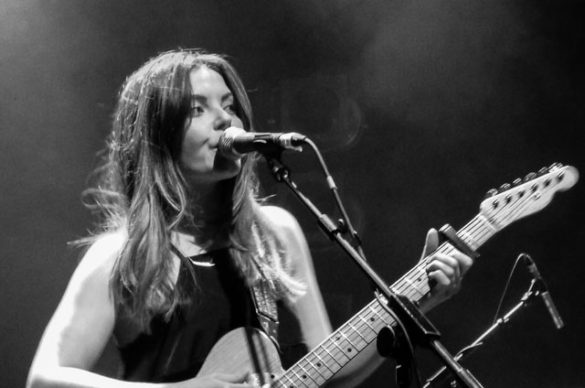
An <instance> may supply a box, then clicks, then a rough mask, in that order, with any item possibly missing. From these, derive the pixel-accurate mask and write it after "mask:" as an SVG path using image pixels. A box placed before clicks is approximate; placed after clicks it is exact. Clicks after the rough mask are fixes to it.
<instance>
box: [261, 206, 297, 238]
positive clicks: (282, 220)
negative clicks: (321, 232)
mask: <svg viewBox="0 0 585 388" xmlns="http://www.w3.org/2000/svg"><path fill="white" fill-rule="evenodd" d="M261 209H262V213H263V214H264V216H265V217H266V218H267V219H268V221H269V222H270V223H271V224H273V225H274V226H275V227H276V228H278V229H280V230H282V231H283V232H285V233H291V234H298V233H302V231H301V227H300V225H299V223H298V221H297V219H296V218H295V217H294V216H293V215H292V214H291V213H290V212H289V211H288V210H286V209H283V208H281V207H279V206H272V205H271V206H262V208H261Z"/></svg>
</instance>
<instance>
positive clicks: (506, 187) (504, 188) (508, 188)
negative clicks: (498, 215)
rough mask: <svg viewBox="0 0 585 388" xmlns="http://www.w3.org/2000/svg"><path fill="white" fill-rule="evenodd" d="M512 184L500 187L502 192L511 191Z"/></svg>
mask: <svg viewBox="0 0 585 388" xmlns="http://www.w3.org/2000/svg"><path fill="white" fill-rule="evenodd" d="M510 187H512V186H510V184H509V183H504V184H503V185H501V186H500V191H506V190H510Z"/></svg>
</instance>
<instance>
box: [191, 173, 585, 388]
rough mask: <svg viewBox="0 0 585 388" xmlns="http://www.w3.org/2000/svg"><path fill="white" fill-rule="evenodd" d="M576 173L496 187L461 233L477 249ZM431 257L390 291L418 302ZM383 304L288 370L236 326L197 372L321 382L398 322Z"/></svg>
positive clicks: (267, 344)
mask: <svg viewBox="0 0 585 388" xmlns="http://www.w3.org/2000/svg"><path fill="white" fill-rule="evenodd" d="M578 178H579V174H578V171H577V169H575V168H574V167H571V166H562V165H560V164H554V165H552V166H551V167H549V168H544V169H541V170H540V171H539V172H538V173H530V174H528V175H527V176H526V177H525V178H524V179H523V180H520V179H517V180H515V181H514V182H513V184H512V185H510V184H504V185H502V186H501V187H500V189H499V190H495V189H492V190H490V191H488V197H487V198H486V199H485V200H484V201H483V202H482V203H481V206H480V212H479V214H478V215H476V216H475V217H474V218H473V219H472V220H471V221H470V222H469V223H468V224H467V225H465V226H464V227H463V228H461V229H460V230H459V231H458V232H457V236H458V237H459V238H460V239H461V240H463V241H464V242H465V243H466V244H467V245H468V246H469V247H471V248H472V249H473V250H477V249H478V248H479V247H480V246H481V245H483V244H484V243H485V242H486V241H487V240H488V239H489V238H490V237H492V236H493V235H494V234H496V233H497V232H498V231H500V230H501V229H503V228H504V227H506V226H508V225H509V224H511V223H512V222H514V221H516V220H518V219H520V218H523V217H525V216H528V215H530V214H533V213H536V212H538V211H540V210H541V209H543V208H544V207H546V206H547V205H548V204H549V203H550V201H551V200H552V197H553V196H554V194H555V193H556V192H558V191H564V190H567V189H569V188H571V187H572V186H573V185H574V184H575V183H576V182H577V180H578ZM454 249H455V248H454V247H453V246H452V245H451V244H450V243H448V242H446V243H443V244H442V245H441V246H439V248H438V249H437V251H438V252H441V253H446V254H449V253H451V252H453V250H454ZM429 262H430V257H426V258H424V259H422V260H421V261H420V262H419V263H418V264H417V265H416V266H415V267H414V268H412V269H411V270H410V271H409V272H407V273H406V274H405V275H403V276H402V278H400V279H399V280H398V281H397V282H395V283H394V284H393V285H392V286H391V289H392V291H393V292H394V293H396V294H400V295H404V296H406V297H408V298H409V299H411V300H412V301H414V302H416V301H419V300H421V299H422V298H423V297H425V296H426V295H427V294H428V293H429V291H430V289H429V285H428V279H427V275H426V271H425V268H426V266H427V265H428V263H429ZM380 303H381V302H380V301H379V300H378V299H374V300H373V301H372V302H370V303H369V304H368V305H367V306H365V307H364V308H363V309H362V310H361V311H359V312H358V313H357V314H356V315H354V316H353V317H352V318H351V319H350V320H349V321H347V322H346V323H345V324H343V325H342V326H341V327H340V328H339V329H337V330H336V331H335V332H333V333H332V334H331V335H330V336H329V337H328V338H326V339H325V340H324V341H323V342H321V344H319V345H318V346H317V347H316V348H315V349H313V350H312V351H310V352H309V353H308V354H307V355H306V356H304V357H303V358H301V359H300V360H299V361H298V362H297V363H296V364H294V365H293V366H291V367H290V368H289V369H288V370H286V371H284V370H283V369H282V366H281V364H280V359H279V356H278V351H277V349H276V347H275V346H274V344H273V343H272V342H271V340H270V339H269V338H268V337H267V336H266V335H265V334H264V333H263V332H261V331H259V330H256V329H252V328H239V329H236V330H232V331H230V332H229V333H227V334H226V335H225V336H223V337H222V338H221V339H220V340H219V341H218V342H217V343H216V344H215V345H214V347H213V348H212V350H211V352H210V354H209V355H208V356H207V358H206V360H205V362H204V364H203V366H202V367H201V370H200V371H199V373H198V376H206V375H209V374H212V373H235V374H239V373H242V374H243V373H246V372H248V373H250V376H251V378H252V379H253V380H255V382H256V383H258V385H259V386H270V387H278V388H294V387H320V386H322V385H324V384H325V383H326V382H328V381H329V380H330V379H331V378H332V376H333V375H335V374H336V373H337V372H338V371H339V370H341V368H343V367H344V366H345V365H346V364H347V363H348V362H349V361H350V360H352V359H353V358H354V357H355V356H356V355H358V354H359V353H360V352H361V351H362V350H364V349H365V348H366V347H367V346H368V345H369V344H371V343H372V342H373V341H375V340H376V338H377V336H378V333H379V331H380V330H381V329H382V328H384V327H386V326H390V325H392V324H394V323H395V320H394V318H393V317H392V316H391V315H390V313H388V312H387V311H386V310H385V308H384V307H383V306H382V305H381V304H380ZM249 382H250V381H249Z"/></svg>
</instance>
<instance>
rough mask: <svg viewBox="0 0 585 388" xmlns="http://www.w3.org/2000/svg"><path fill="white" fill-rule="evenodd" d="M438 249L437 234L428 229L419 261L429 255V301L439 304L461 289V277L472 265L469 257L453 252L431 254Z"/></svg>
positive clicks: (456, 251)
mask: <svg viewBox="0 0 585 388" xmlns="http://www.w3.org/2000/svg"><path fill="white" fill-rule="evenodd" d="M438 247H439V233H438V232H437V231H436V230H435V229H432V228H431V229H429V231H428V233H427V238H426V242H425V247H424V249H423V254H422V257H421V260H422V259H424V258H425V257H427V256H429V255H430V258H429V264H428V266H427V275H428V277H429V284H430V286H431V294H430V300H431V301H432V303H433V305H436V304H439V303H441V302H443V301H445V300H447V299H448V298H450V297H451V296H453V295H455V294H456V293H457V292H458V291H459V289H460V288H461V281H462V280H463V276H464V275H465V273H466V272H467V271H468V270H469V268H470V267H471V265H472V264H473V260H472V259H471V257H469V256H467V255H465V254H463V253H461V252H460V251H458V250H454V251H453V252H452V253H451V254H449V255H446V254H444V253H438V252H436V253H433V252H434V251H435V250H436V249H437V248H438Z"/></svg>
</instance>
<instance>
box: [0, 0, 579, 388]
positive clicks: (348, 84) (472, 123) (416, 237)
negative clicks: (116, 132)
mask: <svg viewBox="0 0 585 388" xmlns="http://www.w3.org/2000/svg"><path fill="white" fill-rule="evenodd" d="M584 17H585V2H583V1H569V0H557V1H522V0H506V1H504V0H501V1H497V0H493V1H478V0H451V1H445V0H438V1H402V0H400V1H398V0H384V1H382V0H370V1H359V0H337V1H333V0H307V1H298V0H295V1H292V0H283V1H268V0H257V1H251V0H240V1H237V0H199V1H154V0H149V1H128V0H121V1H117V2H105V1H104V2H98V1H73V0H63V1H51V0H42V1H41V0H36V1H33V0H0V85H1V89H0V90H1V93H0V130H1V141H0V166H2V179H1V180H0V185H1V188H2V195H0V206H1V210H0V214H1V217H0V230H1V235H0V260H1V266H2V267H1V270H0V295H1V296H0V312H1V313H0V314H1V316H2V318H1V319H0V335H1V337H0V353H1V361H0V376H2V383H0V385H1V386H6V387H17V386H23V384H24V381H25V378H26V373H27V370H28V367H29V364H30V362H31V360H32V357H33V354H34V351H35V348H36V345H37V342H38V340H39V339H40V336H41V334H42V331H43V328H44V326H45V325H46V323H47V321H48V319H49V318H50V316H51V314H52V311H53V310H54V308H55V307H56V304H57V302H58V300H59V298H60V296H61V293H62V292H63V290H64V288H65V286H66V284H67V281H68V278H69V276H70V274H71V272H72V271H73V269H74V268H75V265H76V261H77V259H78V256H79V252H78V251H77V250H75V249H73V248H70V247H68V245H67V242H69V241H72V240H75V239H77V238H79V237H82V236H84V235H85V233H86V231H87V230H88V229H89V228H91V225H92V219H91V217H90V214H89V212H88V211H86V210H85V209H84V207H83V206H82V204H81V201H80V193H81V191H82V190H83V189H84V188H85V187H86V184H87V176H88V174H89V172H90V171H91V170H92V169H93V168H94V167H95V165H96V162H97V160H98V159H97V156H96V154H97V152H98V150H99V149H100V148H101V147H102V145H103V139H104V136H105V134H106V133H107V131H108V128H109V125H110V116H111V113H112V109H113V104H114V101H115V96H116V93H117V90H118V87H119V86H120V84H121V83H122V82H123V80H124V78H125V77H126V76H127V75H128V74H130V73H131V72H132V71H133V70H135V69H136V68H137V67H138V66H140V65H141V64H142V63H143V62H144V61H145V60H146V59H147V58H149V57H151V56H153V55H155V54H157V53H158V52H160V51H165V50H169V49H173V48H177V47H202V48H206V49H207V50H209V51H212V52H221V53H226V54H228V55H230V57H231V60H232V62H233V63H234V64H235V66H236V67H237V68H238V69H239V71H240V73H241V75H242V77H243V79H244V81H245V83H246V85H247V88H248V90H249V91H250V94H251V98H252V100H253V102H254V104H255V107H256V118H257V129H258V130H261V131H269V130H270V131H290V130H295V131H299V132H303V133H305V134H307V135H309V136H310V137H311V138H312V139H314V140H315V141H316V142H317V143H318V144H319V145H320V147H321V149H322V150H323V151H324V155H325V159H326V160H327V162H328V164H329V166H330V169H331V171H332V174H333V176H334V177H335V179H336V181H337V183H338V185H339V186H340V187H341V193H342V197H343V198H344V201H345V203H346V205H347V207H348V208H349V210H350V214H351V215H352V218H353V220H354V222H355V224H356V226H357V227H358V229H359V231H360V233H361V236H362V238H363V240H364V242H365V247H366V253H367V254H368V257H369V259H370V261H371V263H372V265H374V267H375V268H377V269H378V270H379V272H380V273H381V274H382V276H384V278H385V279H387V280H388V282H390V283H391V282H393V281H395V280H396V279H397V278H398V277H399V276H400V275H401V274H403V273H404V272H405V271H406V270H408V269H409V268H410V267H412V266H413V265H414V264H415V263H416V261H417V260H418V257H419V255H420V252H421V249H422V246H423V241H424V235H425V233H426V230H427V229H428V228H429V227H440V226H441V225H443V224H445V223H450V224H451V225H453V226H454V227H456V228H458V227H461V226H462V225H464V224H465V223H466V222H467V221H468V220H469V219H471V218H472V217H473V216H474V215H475V214H476V213H477V212H478V206H479V204H480V202H481V201H482V199H483V195H484V193H485V192H486V191H487V190H488V189H489V188H490V187H494V186H499V185H500V184H502V183H504V182H510V181H512V180H513V179H514V178H516V177H518V176H524V175H525V174H526V173H528V172H530V171H534V170H538V169H539V168H540V167H543V166H547V165H550V164H551V163H553V162H562V163H565V164H571V165H574V166H576V167H577V168H579V169H580V170H581V171H585V156H584V152H583V148H584V147H583V146H584V145H585V142H584V141H583V136H582V134H581V132H582V131H583V128H584V124H585V114H584V112H585V109H583V107H584V103H585V93H584V86H585V85H584V75H585V72H584V71H583V68H584V60H583V58H584V56H583V50H584V49H585V32H584V27H583V19H584ZM287 160H288V164H289V166H290V167H291V170H292V171H293V177H294V178H295V180H297V182H298V183H299V185H301V186H302V187H303V188H304V189H305V191H306V193H307V194H308V195H309V196H310V197H311V198H313V199H314V200H315V202H317V203H318V204H319V205H320V206H321V207H322V209H323V210H325V211H327V212H329V213H330V214H332V215H334V213H333V211H332V210H333V207H332V206H331V202H330V198H329V195H328V193H326V190H325V185H324V182H323V181H322V179H321V178H320V175H319V174H318V167H317V165H316V163H315V161H314V159H313V158H312V157H311V155H310V153H309V152H306V151H305V152H304V153H302V154H300V155H294V156H291V157H290V158H289V159H287ZM259 167H260V170H261V171H262V175H263V177H264V179H265V181H266V183H267V190H266V192H265V193H266V194H271V193H277V194H278V196H277V198H276V199H275V200H274V201H275V202H276V203H280V204H284V206H287V207H288V208H289V209H290V210H291V211H292V212H293V213H294V214H295V215H296V216H297V217H298V218H299V219H300V220H301V222H302V224H303V226H304V227H305V230H306V233H307V236H308V239H309V241H310V243H311V247H312V250H313V256H314V260H315V266H316V270H317V275H318V277H319V280H320V283H321V287H322V291H323V294H324V296H325V299H326V303H327V307H328V309H329V311H330V315H331V317H332V320H333V322H334V324H335V325H336V326H337V325H339V324H341V323H342V322H344V321H346V320H347V319H348V318H349V317H350V316H351V315H353V314H354V313H355V312H357V311H358V310H359V309H360V308H361V307H362V306H363V305H365V304H366V303H367V302H369V301H370V300H371V298H372V296H371V294H370V289H369V286H368V283H367V282H366V281H365V280H364V278H363V276H362V275H361V274H360V273H359V272H358V271H357V269H356V268H355V267H354V265H353V264H351V263H350V262H349V260H348V259H347V258H346V257H345V256H344V255H343V254H341V253H340V251H339V249H337V248H336V247H332V246H331V245H330V243H328V242H327V241H326V239H325V238H324V237H323V236H322V235H321V233H320V232H319V231H317V229H316V227H315V226H314V223H313V221H312V220H311V218H310V217H308V216H307V214H306V212H305V210H304V209H302V208H301V207H300V206H299V205H298V204H297V203H296V202H295V200H294V198H292V196H291V195H290V194H288V193H287V192H286V190H285V188H284V187H281V186H278V185H275V184H274V183H273V182H272V178H271V177H270V176H268V174H266V170H265V166H264V165H260V166H259ZM584 187H585V186H584V185H583V183H582V182H581V183H579V184H578V185H577V186H576V187H574V188H573V189H572V190H570V191H568V192H567V193H562V194H560V195H558V196H557V197H555V200H554V201H553V202H552V203H551V205H550V206H548V207H547V208H546V209H544V210H543V211H541V212H539V213H538V214H536V215H533V216H531V217H529V218H525V219H522V220H521V221H519V222H517V223H514V224H513V225H511V226H510V227H509V228H507V229H506V230H504V231H503V232H502V233H499V234H498V235H497V236H496V237H494V238H493V239H492V240H490V241H489V242H488V243H487V244H486V245H485V246H484V247H482V249H481V253H482V257H481V258H480V259H479V260H478V262H477V263H476V265H475V266H474V267H473V268H472V270H471V271H470V273H469V274H468V275H467V277H466V279H465V282H464V287H463V289H462V291H461V292H460V293H459V294H458V295H457V296H456V297H455V298H453V299H451V300H450V301H448V302H446V303H444V304H443V305H442V306H440V307H438V308H436V309H435V310H433V311H432V312H431V313H430V314H429V317H430V319H431V320H432V321H433V322H434V323H435V325H436V326H437V327H438V328H439V330H440V331H441V332H442V334H443V337H442V339H443V342H444V344H445V345H446V346H447V347H448V348H449V349H450V350H451V351H452V352H453V353H455V352H456V351H457V350H458V349H459V348H460V347H461V346H463V345H464V344H467V343H469V342H471V341H472V340H473V339H474V338H475V337H476V336H477V335H479V334H480V333H481V332H483V331H484V330H485V329H486V328H487V327H488V326H489V324H490V322H491V320H492V318H493V315H494V313H495V309H496V305H497V302H498V299H499V296H500V294H501V291H502V288H503V286H504V283H505V280H506V277H507V275H508V273H509V271H510V269H511V266H512V264H513V262H514V259H515V258H516V256H517V255H518V254H519V253H520V252H523V251H524V252H529V253H530V254H531V255H532V257H533V258H534V259H535V260H536V261H537V263H538V265H539V268H540V270H541V272H542V273H543V275H544V276H545V277H546V279H547V281H548V285H549V288H550V290H551V292H552V295H553V297H554V299H555V301H556V303H557V305H558V309H559V310H560V312H561V313H562V315H563V318H564V319H565V321H566V327H565V328H564V329H563V330H561V331H556V330H555V329H554V327H553V324H552V321H551V319H550V317H549V316H548V314H547V312H546V310H545V308H544V307H543V305H542V303H541V302H540V301H538V303H534V304H533V305H531V306H530V307H529V308H528V309H525V310H523V311H522V312H521V313H519V314H518V315H517V316H515V318H514V319H513V320H512V322H511V324H510V325H508V326H507V327H506V329H505V330H502V331H501V332H499V333H498V334H497V335H496V337H494V338H493V339H492V340H491V341H489V342H488V343H487V344H486V345H485V346H484V347H483V349H482V350H480V351H478V352H477V353H476V354H474V355H473V356H472V357H470V358H469V359H468V361H467V362H465V365H466V366H467V367H469V368H470V369H471V370H472V371H473V373H474V374H475V376H476V377H477V378H478V379H479V380H480V381H481V382H482V383H483V384H484V385H485V386H487V387H585V368H583V365H582V362H583V357H582V354H583V347H584V346H585V335H584V334H583V332H582V330H583V327H585V326H584V323H583V318H584V316H585V308H584V297H585V288H584V286H583V281H582V279H583V275H582V273H583V268H584V266H585V265H584V264H583V259H585V258H584V257H583V254H582V248H581V245H582V244H583V241H584V240H585V228H584V227H583V216H584V205H583V198H584V193H585V189H584ZM525 272H526V271H525V270H524V268H521V271H519V273H518V274H517V276H515V277H514V278H513V280H512V286H511V289H510V294H509V297H508V299H507V300H506V302H505V303H504V308H509V307H510V306H512V305H513V304H515V303H516V302H517V300H518V298H519V297H520V296H521V295H522V293H523V292H524V290H525V289H526V288H527V285H528V283H529V277H528V275H526V274H525ZM418 355H419V357H418V359H419V364H420V368H421V374H422V375H423V377H427V376H428V375H429V374H430V373H431V372H432V371H433V370H434V369H435V368H436V367H437V366H438V363H437V361H436V359H435V358H434V357H433V356H432V355H430V353H429V352H428V351H425V350H420V351H418ZM114 364H115V358H114V357H113V356H112V355H109V354H108V355H106V357H105V358H104V361H103V362H102V363H101V364H100V367H99V368H100V370H103V371H105V372H106V373H111V372H112V371H113V370H114V369H115V366H114ZM391 367H392V364H391V363H387V364H385V365H384V366H383V367H382V368H381V369H380V370H378V371H377V372H376V373H375V374H374V375H373V376H372V377H371V378H370V379H369V380H368V381H367V382H366V383H364V384H363V386H364V387H366V386H368V387H369V386H380V387H384V386H393V383H392V380H393V371H392V368H391Z"/></svg>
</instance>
